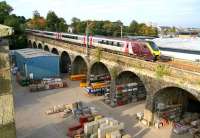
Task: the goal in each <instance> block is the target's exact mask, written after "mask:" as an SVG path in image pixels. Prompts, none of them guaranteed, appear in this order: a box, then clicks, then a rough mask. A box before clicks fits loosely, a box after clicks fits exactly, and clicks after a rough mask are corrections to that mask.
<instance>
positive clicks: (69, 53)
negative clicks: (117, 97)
mask: <svg viewBox="0 0 200 138" xmlns="http://www.w3.org/2000/svg"><path fill="white" fill-rule="evenodd" d="M27 36H28V43H29V47H32V48H40V49H44V50H46V51H50V52H53V53H55V54H58V55H60V64H61V72H66V71H67V69H68V68H69V67H70V66H71V73H72V74H77V73H82V72H85V73H87V75H90V74H93V73H96V74H98V73H109V74H110V75H111V78H112V82H111V92H114V90H115V85H116V83H117V81H119V79H121V78H123V76H124V78H126V77H127V76H131V77H132V78H134V79H135V80H139V81H140V82H141V83H142V84H143V85H144V88H145V89H146V106H145V109H144V118H145V119H146V120H147V122H148V124H149V125H151V124H152V122H153V120H154V112H155V102H156V99H159V97H163V98H164V99H165V100H166V101H167V102H168V103H173V102H174V101H173V100H175V101H177V98H179V101H180V102H181V103H182V104H183V105H187V99H188V98H190V97H192V99H195V100H196V101H199V102H200V73H196V72H191V71H188V70H183V69H179V68H174V67H172V66H170V65H168V64H166V63H160V62H148V61H144V60H140V59H136V58H131V57H128V56H125V55H119V54H116V53H108V52H106V51H103V50H102V51H100V50H97V49H95V48H92V49H91V48H90V49H88V53H89V54H87V55H86V48H85V47H83V46H80V45H76V44H72V43H68V42H63V41H59V40H55V39H50V38H45V37H39V36H35V35H33V34H27ZM163 94H165V96H162V95H163ZM161 99H162V98H161Z"/></svg>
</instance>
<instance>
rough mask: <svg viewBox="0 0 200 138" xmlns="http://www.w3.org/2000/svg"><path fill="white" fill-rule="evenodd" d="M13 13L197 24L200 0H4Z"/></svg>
mask: <svg viewBox="0 0 200 138" xmlns="http://www.w3.org/2000/svg"><path fill="white" fill-rule="evenodd" d="M0 1H2V0H0ZM6 2H7V3H8V4H10V5H11V6H12V7H13V9H14V11H13V13H15V14H17V15H20V16H25V17H26V18H31V17H32V14H33V11H34V10H38V11H39V13H40V14H41V15H42V16H45V17H46V14H47V13H48V11H49V10H53V11H54V12H55V13H56V14H57V15H58V16H60V17H63V18H64V19H65V20H66V22H67V23H71V19H72V17H77V18H79V19H81V20H87V19H91V20H111V21H117V20H121V21H122V22H123V23H124V24H125V25H129V24H130V22H131V21H132V20H136V21H138V22H144V23H148V22H152V23H155V24H157V25H165V26H177V27H198V28H200V0H6Z"/></svg>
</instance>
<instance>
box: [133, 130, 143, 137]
mask: <svg viewBox="0 0 200 138" xmlns="http://www.w3.org/2000/svg"><path fill="white" fill-rule="evenodd" d="M145 129H146V128H143V129H141V130H140V131H139V132H137V133H136V134H135V135H134V137H137V136H138V135H139V134H140V133H142V132H143V131H144V130H145Z"/></svg>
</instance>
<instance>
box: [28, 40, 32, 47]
mask: <svg viewBox="0 0 200 138" xmlns="http://www.w3.org/2000/svg"><path fill="white" fill-rule="evenodd" d="M28 47H29V48H32V47H33V46H32V42H31V40H28Z"/></svg>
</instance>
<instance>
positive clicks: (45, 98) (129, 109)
mask: <svg viewBox="0 0 200 138" xmlns="http://www.w3.org/2000/svg"><path fill="white" fill-rule="evenodd" d="M68 85H69V87H68V88H62V89H55V90H49V91H42V92H37V93H30V92H29V90H28V88H27V87H21V86H19V85H18V84H17V83H15V81H13V91H14V102H15V121H16V129H17V138H66V137H67V136H66V131H67V128H68V127H69V126H70V125H73V124H74V123H76V121H75V120H74V119H73V117H72V116H69V117H67V118H64V119H63V118H61V117H59V114H54V115H46V114H45V111H46V110H47V109H48V108H49V107H51V106H53V105H58V104H67V103H73V102H75V101H83V102H84V103H86V104H88V105H90V106H93V107H95V108H96V109H97V110H98V111H99V112H100V113H101V114H102V115H104V116H107V117H113V118H115V119H117V120H118V121H121V122H124V123H125V128H126V129H125V131H126V132H127V133H128V134H130V135H131V136H133V137H134V138H190V137H192V136H190V135H189V134H185V135H176V134H174V133H173V132H172V130H171V127H170V126H167V127H165V128H161V129H156V128H148V127H146V126H144V125H143V124H141V123H138V121H137V120H136V118H135V116H136V113H137V112H141V111H143V110H144V106H145V102H144V101H143V102H138V103H132V104H128V105H125V106H121V107H116V108H111V107H109V106H107V105H106V104H104V103H103V102H102V97H94V96H88V95H86V94H85V93H84V89H82V88H80V87H79V82H72V81H68Z"/></svg>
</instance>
